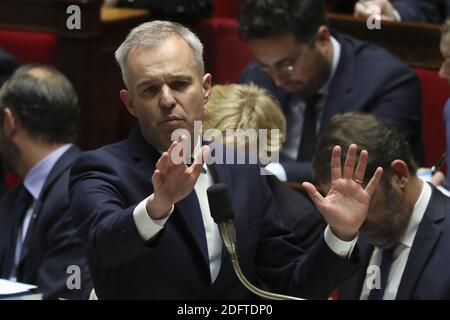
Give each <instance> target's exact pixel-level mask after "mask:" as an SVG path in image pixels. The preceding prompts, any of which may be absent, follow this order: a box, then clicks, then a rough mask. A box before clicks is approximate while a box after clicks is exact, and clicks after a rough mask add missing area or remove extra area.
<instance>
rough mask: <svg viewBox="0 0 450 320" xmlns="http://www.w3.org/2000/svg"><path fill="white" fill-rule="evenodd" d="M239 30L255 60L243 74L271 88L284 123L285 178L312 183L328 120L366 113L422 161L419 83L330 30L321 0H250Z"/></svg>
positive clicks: (376, 50)
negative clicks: (315, 156) (398, 136)
mask: <svg viewBox="0 0 450 320" xmlns="http://www.w3.org/2000/svg"><path fill="white" fill-rule="evenodd" d="M238 29H239V32H240V35H241V37H242V38H243V39H244V40H246V41H247V43H248V44H249V46H250V48H251V49H252V52H253V54H254V56H255V58H256V60H255V61H252V62H251V63H250V64H249V65H248V66H247V67H246V69H245V70H244V71H243V73H242V75H241V79H240V81H241V82H254V83H256V84H257V85H259V86H262V87H264V88H266V89H268V90H269V91H270V92H271V93H272V94H273V95H274V96H275V97H276V98H277V99H278V100H279V102H280V105H281V107H282V109H283V112H284V113H285V115H286V118H287V136H286V141H285V143H284V145H283V149H282V151H281V157H280V163H281V165H280V164H273V165H269V167H268V168H267V169H268V170H269V171H271V172H273V173H275V174H276V175H277V176H278V177H279V178H280V179H281V180H288V181H305V180H306V181H310V180H311V158H312V154H313V153H314V147H315V145H316V136H317V134H318V133H319V132H320V131H321V130H323V128H324V127H325V126H326V124H327V123H328V122H329V121H330V119H331V117H332V116H333V115H335V114H338V113H343V112H349V111H368V112H371V113H374V114H377V115H380V116H382V117H383V118H385V119H386V120H387V121H389V122H390V123H392V124H393V125H394V126H395V127H396V128H397V129H398V130H399V131H400V132H401V133H402V134H403V135H405V137H406V138H407V139H408V141H409V142H410V143H411V145H412V148H413V152H414V156H415V157H416V158H417V160H418V161H419V162H422V160H423V156H424V155H423V150H422V149H423V148H422V137H421V130H420V128H421V126H420V124H421V116H420V115H421V95H420V85H419V81H418V79H417V77H416V75H415V74H414V72H413V71H412V70H411V69H410V68H409V67H408V66H407V65H406V64H404V63H402V62H400V61H399V60H398V59H396V58H395V57H393V56H392V55H390V54H389V53H388V52H386V51H385V50H383V49H382V48H380V47H378V46H375V45H372V44H369V43H365V42H361V41H358V40H355V39H353V38H351V37H348V36H345V35H342V34H338V33H335V32H333V33H332V32H331V31H330V29H329V28H328V26H327V20H326V16H325V12H324V8H323V3H322V1H317V0H299V1H287V0H247V1H245V2H244V6H243V8H242V10H241V13H240V16H239V23H238Z"/></svg>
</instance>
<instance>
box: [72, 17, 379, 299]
mask: <svg viewBox="0 0 450 320" xmlns="http://www.w3.org/2000/svg"><path fill="white" fill-rule="evenodd" d="M116 59H117V60H118V62H119V65H120V66H121V69H122V74H123V79H124V82H125V85H126V86H127V88H128V89H127V90H125V89H124V90H121V92H120V96H121V98H122V100H123V102H124V103H125V105H126V107H127V109H128V111H129V112H130V113H131V114H132V115H133V116H135V117H136V118H137V120H138V124H139V125H138V126H137V127H136V128H135V129H134V130H133V131H132V132H131V134H130V136H129V138H128V139H126V140H124V141H121V142H118V143H116V144H112V145H108V146H105V147H103V148H100V149H98V150H95V151H91V152H87V153H84V154H83V155H81V156H80V158H79V159H78V160H77V161H76V163H75V164H74V166H73V168H72V171H71V178H70V194H71V211H72V214H73V216H74V222H75V223H76V225H77V226H78V228H79V232H80V235H81V237H82V239H83V242H84V244H85V246H86V248H87V256H88V261H89V266H90V270H91V274H92V279H93V282H94V287H95V290H96V292H97V295H98V297H99V298H100V299H104V298H111V299H112V298H124V299H125V298H126V299H202V298H203V299H207V298H209V299H212V298H216V299H219V298H220V299H225V298H229V299H230V298H234V299H242V298H249V297H251V295H250V294H249V292H247V291H246V289H245V288H244V287H243V286H242V285H241V284H240V283H239V281H238V279H237V277H236V276H235V275H234V273H233V269H232V266H231V261H230V259H229V258H228V256H227V255H226V254H225V250H224V249H223V246H222V242H221V239H220V234H219V230H218V227H217V225H216V224H214V222H213V220H212V218H211V216H210V209H209V205H208V201H207V198H206V189H207V188H208V187H209V186H210V185H211V184H213V183H214V182H223V183H225V184H226V185H227V186H228V187H229V189H230V193H231V199H232V200H231V201H232V205H233V207H234V211H235V212H234V213H235V219H234V222H235V225H236V230H237V252H238V255H239V259H240V265H241V268H242V270H243V272H244V274H245V275H246V276H247V277H248V278H249V279H250V281H252V282H255V283H256V284H258V285H259V286H262V287H265V288H270V289H271V290H274V291H277V292H284V293H290V294H294V295H299V296H303V297H308V298H326V297H327V296H328V295H329V294H330V292H331V291H332V290H334V288H335V286H337V284H338V283H340V282H342V281H343V280H344V279H346V278H347V277H348V276H349V275H350V274H352V273H353V272H354V271H355V269H356V268H357V267H358V263H357V261H358V252H357V250H356V249H355V250H354V251H355V252H353V248H354V247H353V246H354V244H355V241H356V239H355V236H356V234H357V232H358V229H359V226H360V224H361V223H362V221H363V220H364V217H365V213H366V211H367V204H368V201H369V200H370V197H371V194H372V191H373V190H374V188H375V186H376V185H377V184H378V181H379V179H380V177H381V174H382V172H381V171H377V173H376V174H375V175H374V178H373V180H372V182H371V183H370V184H369V185H368V187H367V188H365V189H363V188H362V187H361V186H360V185H359V184H357V183H356V182H354V181H352V180H351V176H348V173H349V172H351V173H352V174H353V171H354V161H352V159H351V157H350V158H349V159H348V170H346V174H345V176H344V177H339V176H337V175H336V176H335V179H334V180H333V183H336V189H335V192H334V193H333V199H334V200H337V201H338V202H336V203H335V202H333V200H332V199H330V198H328V197H327V198H321V199H320V201H319V204H320V208H321V213H322V215H323V216H324V218H325V220H327V221H328V222H331V224H330V225H329V226H328V227H327V229H326V230H325V232H324V235H322V236H321V238H320V240H319V241H317V244H316V245H315V246H314V247H313V248H312V249H311V250H310V251H309V253H308V255H304V254H303V252H302V251H301V249H299V248H297V247H296V246H295V242H294V240H293V238H292V235H291V233H290V232H288V231H287V230H286V229H284V228H283V226H282V224H281V221H280V220H279V217H278V212H277V210H276V209H275V206H274V203H273V198H272V196H271V193H270V190H269V187H268V185H267V183H266V182H265V180H264V179H263V177H261V175H260V168H259V166H258V165H256V164H242V165H236V164H227V163H226V162H225V164H220V160H224V159H223V158H220V157H219V156H218V154H219V153H220V152H219V151H220V150H221V148H220V146H219V145H216V146H212V145H211V144H210V145H209V146H201V139H200V137H199V136H200V134H199V133H198V132H196V130H194V129H195V127H197V126H196V125H195V124H194V122H195V121H202V119H203V110H204V105H205V104H206V102H207V101H208V96H209V93H210V89H211V81H212V80H211V75H210V74H208V73H206V74H205V72H204V65H203V58H202V44H201V43H200V41H199V39H198V38H197V37H196V36H195V35H194V34H193V33H192V32H190V31H189V30H188V29H186V28H185V27H182V26H181V25H179V24H176V23H171V22H166V21H152V22H147V23H144V24H142V25H140V26H138V27H136V28H135V29H133V30H132V31H131V32H130V34H129V35H128V37H127V38H126V40H125V41H124V42H123V43H122V45H121V46H120V47H119V48H118V49H117V51H116ZM196 124H198V123H196ZM172 141H173V142H172ZM216 147H217V148H216ZM189 148H190V150H192V149H194V150H195V151H194V156H195V159H196V161H195V162H194V163H193V164H192V165H191V166H187V165H186V160H185V157H186V158H188V159H190V154H191V153H190V152H189V150H188V149H189ZM165 150H166V151H165ZM209 151H211V154H212V155H214V156H212V157H211V158H208V163H209V165H207V166H205V165H204V163H205V161H206V160H205V159H206V158H207V157H208V152H209ZM161 153H162V154H161ZM337 156H338V153H335V155H334V164H337ZM216 157H217V158H216ZM210 160H215V161H210ZM232 162H233V161H232ZM234 163H235V162H234ZM246 163H248V162H246ZM363 163H364V160H363V161H362V162H361V164H360V168H359V169H357V170H356V172H355V174H356V175H358V176H359V175H360V174H361V173H362V171H361V168H362V167H363ZM334 170H335V172H336V171H339V172H340V169H339V168H338V167H334ZM309 187H310V188H309V190H310V192H311V186H309ZM312 189H314V187H312ZM314 190H315V189H314ZM355 197H356V198H355ZM348 201H350V202H351V204H350V203H349V202H348ZM349 208H350V210H349Z"/></svg>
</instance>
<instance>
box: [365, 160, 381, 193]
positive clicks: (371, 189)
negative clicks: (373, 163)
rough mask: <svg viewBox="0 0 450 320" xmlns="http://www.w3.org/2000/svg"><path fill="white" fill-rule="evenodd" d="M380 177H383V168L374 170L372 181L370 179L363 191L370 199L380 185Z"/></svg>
mask: <svg viewBox="0 0 450 320" xmlns="http://www.w3.org/2000/svg"><path fill="white" fill-rule="evenodd" d="M382 176H383V168H381V167H378V168H377V170H375V173H374V174H373V177H372V179H370V181H369V183H368V184H367V186H366V189H365V190H366V192H367V193H368V194H369V196H370V197H372V194H373V192H374V191H375V189H376V188H377V187H378V184H379V183H380V179H381V177H382Z"/></svg>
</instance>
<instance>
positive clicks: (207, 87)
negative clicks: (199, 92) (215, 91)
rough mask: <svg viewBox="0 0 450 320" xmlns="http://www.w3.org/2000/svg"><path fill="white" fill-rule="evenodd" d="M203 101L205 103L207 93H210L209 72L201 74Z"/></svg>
mask: <svg viewBox="0 0 450 320" xmlns="http://www.w3.org/2000/svg"><path fill="white" fill-rule="evenodd" d="M202 85H203V102H204V104H206V103H207V102H208V99H209V94H210V93H211V86H212V76H211V74H210V73H206V74H205V75H204V76H203V84H202Z"/></svg>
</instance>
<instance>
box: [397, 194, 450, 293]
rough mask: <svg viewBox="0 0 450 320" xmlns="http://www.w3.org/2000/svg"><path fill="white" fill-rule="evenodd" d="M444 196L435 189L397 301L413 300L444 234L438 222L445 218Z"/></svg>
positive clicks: (418, 233) (404, 272)
mask: <svg viewBox="0 0 450 320" xmlns="http://www.w3.org/2000/svg"><path fill="white" fill-rule="evenodd" d="M442 197H444V196H443V195H441V194H440V193H439V192H438V191H436V190H435V189H434V188H433V193H432V196H431V199H430V202H429V204H428V207H427V210H426V211H425V214H424V216H423V219H422V221H421V223H420V225H419V228H418V229H417V233H416V237H415V238H414V242H413V245H412V248H411V252H410V253H409V257H408V261H407V262H406V266H405V270H404V271H403V275H402V280H401V281H400V285H399V288H398V291H397V296H396V299H397V300H407V299H411V296H412V294H413V291H414V289H415V287H416V284H417V281H418V279H419V278H420V275H421V273H422V271H423V269H424V268H425V265H426V264H427V262H428V259H429V257H430V255H431V254H432V252H433V248H434V246H435V245H436V243H437V241H438V240H439V237H440V236H441V233H442V228H441V227H440V226H439V224H438V222H439V221H442V220H443V219H444V217H445V210H447V208H446V202H445V201H443V198H442Z"/></svg>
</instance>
